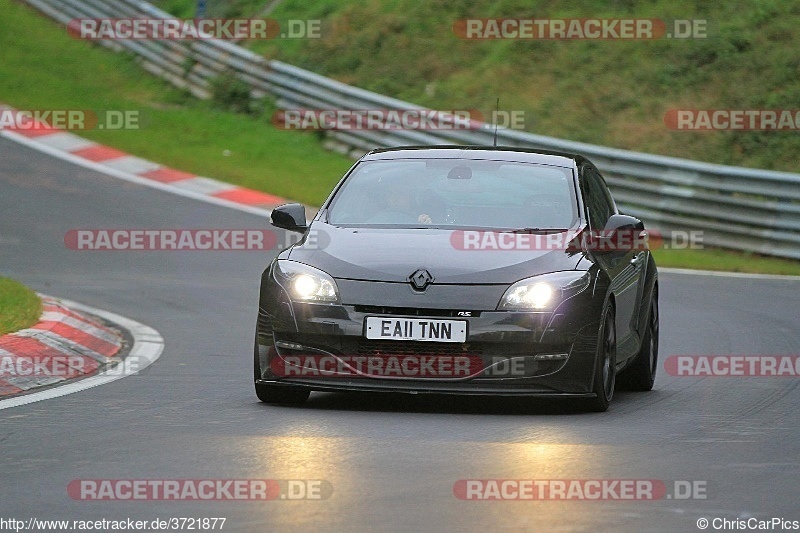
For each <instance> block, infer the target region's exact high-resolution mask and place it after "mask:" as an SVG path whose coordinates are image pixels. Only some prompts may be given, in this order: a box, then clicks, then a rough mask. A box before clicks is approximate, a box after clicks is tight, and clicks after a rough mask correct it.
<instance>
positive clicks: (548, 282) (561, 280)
mask: <svg viewBox="0 0 800 533" xmlns="http://www.w3.org/2000/svg"><path fill="white" fill-rule="evenodd" d="M588 286H589V273H588V272H583V271H569V272H553V273H552V274H544V275H541V276H534V277H532V278H526V279H523V280H520V281H518V282H516V283H514V284H513V285H512V286H511V287H509V288H508V290H506V292H505V294H503V298H502V299H501V300H500V305H498V306H497V309H498V310H501V311H502V310H519V311H531V310H536V311H543V310H547V309H554V308H555V307H556V306H557V305H558V304H559V303H561V302H563V301H564V300H566V299H567V298H572V297H573V296H575V295H576V294H579V293H580V292H582V291H583V290H584V289H586V287H588Z"/></svg>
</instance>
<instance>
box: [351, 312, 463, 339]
mask: <svg viewBox="0 0 800 533" xmlns="http://www.w3.org/2000/svg"><path fill="white" fill-rule="evenodd" d="M365 336H366V337H367V338H368V339H384V340H395V341H430V342H466V341H467V321H466V320H431V319H429V318H386V317H379V316H368V317H367V327H366V331H365Z"/></svg>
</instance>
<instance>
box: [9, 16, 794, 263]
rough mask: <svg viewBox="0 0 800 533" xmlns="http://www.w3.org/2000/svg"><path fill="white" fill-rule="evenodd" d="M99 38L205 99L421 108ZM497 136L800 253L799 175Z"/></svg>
mask: <svg viewBox="0 0 800 533" xmlns="http://www.w3.org/2000/svg"><path fill="white" fill-rule="evenodd" d="M24 1H25V2H27V3H28V4H30V5H31V6H33V7H35V8H37V9H38V10H40V11H41V12H42V13H44V14H46V15H47V16H49V17H51V18H53V19H55V20H57V21H58V22H60V23H62V24H64V25H66V24H67V23H68V22H69V21H70V20H72V19H75V18H138V17H150V18H172V17H171V15H169V14H168V13H165V12H163V11H161V10H159V9H157V8H156V7H154V6H152V5H150V4H148V3H147V2H143V1H137V0H24ZM99 42H100V44H102V45H104V46H107V47H109V48H111V49H113V50H115V51H123V50H124V51H128V52H131V53H133V54H135V55H136V56H137V58H138V60H139V61H140V63H141V64H142V66H143V67H144V68H145V69H146V70H147V71H149V72H151V73H152V74H155V75H156V76H159V77H161V78H163V79H165V80H167V81H168V82H170V83H171V84H173V85H175V86H177V87H180V88H183V89H186V90H188V91H190V92H191V93H192V94H194V95H195V96H198V97H200V98H208V97H209V96H210V94H211V90H212V89H211V82H212V80H214V79H215V78H218V77H220V76H236V77H237V78H239V79H240V80H243V81H244V82H246V83H247V84H248V85H249V86H250V88H251V94H252V96H253V97H255V98H260V97H263V96H266V95H270V96H271V97H273V98H275V99H276V101H277V105H278V107H280V108H283V109H345V110H365V109H385V110H408V109H414V110H421V109H424V108H422V107H420V106H416V105H413V104H410V103H408V102H403V101H401V100H397V99H394V98H389V97H386V96H382V95H379V94H376V93H373V92H370V91H366V90H363V89H359V88H356V87H353V86H350V85H346V84H344V83H340V82H338V81H335V80H332V79H330V78H326V77H324V76H320V75H318V74H314V73H312V72H309V71H307V70H303V69H300V68H297V67H294V66H291V65H287V64H285V63H281V62H279V61H268V60H266V59H264V58H263V57H261V56H258V55H256V54H254V53H253V52H250V51H249V50H246V49H244V48H242V47H240V46H237V45H236V44H233V43H231V42H227V41H222V40H218V39H203V40H194V41H166V40H116V41H110V40H105V41H99ZM326 133H327V136H328V137H327V140H326V146H327V147H328V148H331V149H334V150H337V151H340V152H343V153H346V154H348V155H350V156H353V157H358V156H360V155H361V154H362V153H363V152H366V151H368V150H371V149H373V148H379V147H387V146H400V145H409V144H417V145H418V144H422V145H428V144H473V145H487V144H492V141H493V129H491V128H479V129H472V130H451V131H443V130H437V131H421V130H408V129H405V130H404V129H380V130H376V129H372V130H367V129H364V130H348V131H343V130H336V131H327V132H326ZM497 143H498V144H499V145H505V146H519V147H528V148H539V149H547V150H555V151H563V152H574V153H580V154H582V155H585V156H587V157H589V158H590V159H591V160H592V161H593V162H594V163H595V164H596V165H597V166H598V168H600V170H601V171H602V172H603V175H604V176H605V178H606V181H608V183H609V186H610V187H611V189H612V191H613V193H614V197H615V198H616V200H617V202H618V204H619V206H620V208H621V209H622V210H624V211H625V212H626V213H628V214H632V215H635V216H637V217H640V218H642V219H643V220H645V221H646V222H647V223H649V224H650V225H651V226H654V227H657V228H659V229H661V230H662V231H664V230H670V229H690V230H696V231H702V235H703V242H704V243H705V244H707V245H711V246H721V247H725V248H733V249H740V250H747V251H753V252H758V253H762V254H767V255H774V256H781V257H789V258H795V259H800V174H794V173H789V172H776V171H768V170H757V169H747V168H740V167H731V166H724V165H715V164H710V163H702V162H698V161H691V160H687V159H679V158H674V157H665V156H658V155H651V154H645V153H640V152H632V151H628V150H619V149H615V148H607V147H603V146H597V145H592V144H586V143H580V142H573V141H567V140H563V139H557V138H554V137H547V136H543V135H535V134H531V133H525V132H520V131H514V130H509V129H502V128H501V129H499V130H498V133H497Z"/></svg>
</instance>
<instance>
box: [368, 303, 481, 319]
mask: <svg viewBox="0 0 800 533" xmlns="http://www.w3.org/2000/svg"><path fill="white" fill-rule="evenodd" d="M355 311H356V312H357V313H364V314H365V315H406V316H446V317H458V318H464V317H465V316H469V317H479V316H481V312H480V311H472V310H469V309H458V310H454V309H427V308H418V307H387V306H383V305H356V306H355ZM464 312H468V313H470V314H469V315H464V314H461V315H459V313H464Z"/></svg>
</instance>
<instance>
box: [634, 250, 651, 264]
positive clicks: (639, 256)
mask: <svg viewBox="0 0 800 533" xmlns="http://www.w3.org/2000/svg"><path fill="white" fill-rule="evenodd" d="M646 255H647V254H645V253H644V252H639V253H638V254H636V255H635V256H634V257H633V259H631V264H632V265H638V264H639V263H641V262H642V261H644V258H645V256H646Z"/></svg>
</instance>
